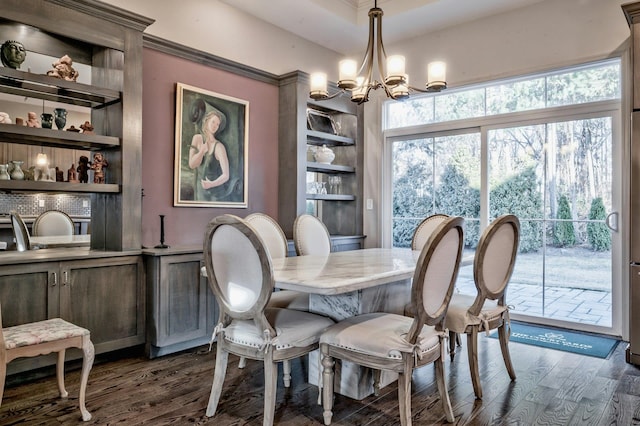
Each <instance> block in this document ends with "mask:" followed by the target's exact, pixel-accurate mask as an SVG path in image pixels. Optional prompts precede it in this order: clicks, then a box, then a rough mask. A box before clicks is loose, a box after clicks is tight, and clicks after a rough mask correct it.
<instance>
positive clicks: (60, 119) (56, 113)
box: [53, 108, 67, 130]
mask: <svg viewBox="0 0 640 426" xmlns="http://www.w3.org/2000/svg"><path fill="white" fill-rule="evenodd" d="M53 117H54V118H53V121H54V122H55V123H56V127H57V128H58V130H62V129H64V126H65V125H66V124H67V110H66V109H64V108H56V109H54V110H53Z"/></svg>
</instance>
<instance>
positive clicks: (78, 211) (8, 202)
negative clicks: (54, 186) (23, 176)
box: [0, 194, 91, 217]
mask: <svg viewBox="0 0 640 426" xmlns="http://www.w3.org/2000/svg"><path fill="white" fill-rule="evenodd" d="M12 210H15V211H17V212H18V213H19V214H20V215H21V216H38V215H39V214H40V213H42V212H44V211H47V210H61V211H63V212H65V213H67V214H68V215H69V216H85V217H91V195H88V194H87V195H82V194H0V215H3V214H9V212H10V211H12Z"/></svg>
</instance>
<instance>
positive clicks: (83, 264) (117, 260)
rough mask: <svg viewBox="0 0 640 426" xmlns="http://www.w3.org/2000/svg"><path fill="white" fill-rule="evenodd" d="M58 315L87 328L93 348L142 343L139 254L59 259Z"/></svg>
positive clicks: (142, 292) (140, 265)
mask: <svg viewBox="0 0 640 426" xmlns="http://www.w3.org/2000/svg"><path fill="white" fill-rule="evenodd" d="M60 270H61V273H62V287H61V288H60V291H61V293H60V315H61V317H62V318H64V319H66V320H68V321H71V322H73V323H74V324H77V325H79V326H81V327H85V328H87V329H89V330H90V331H91V340H92V341H93V343H94V345H95V346H96V352H98V353H100V352H106V351H111V350H115V349H120V348H124V347H128V346H133V345H136V344H141V343H144V325H145V305H144V287H143V284H144V275H143V274H144V272H143V269H142V258H141V257H140V256H126V257H112V258H105V259H92V260H87V261H71V262H61V263H60Z"/></svg>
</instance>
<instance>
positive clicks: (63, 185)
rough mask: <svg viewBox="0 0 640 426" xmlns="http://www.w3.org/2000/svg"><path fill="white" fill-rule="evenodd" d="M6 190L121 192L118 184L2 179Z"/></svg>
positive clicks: (3, 188) (1, 184)
mask: <svg viewBox="0 0 640 426" xmlns="http://www.w3.org/2000/svg"><path fill="white" fill-rule="evenodd" d="M0 191H4V192H12V191H16V192H101V193H119V192H120V185H118V184H96V183H69V182H46V181H33V180H0Z"/></svg>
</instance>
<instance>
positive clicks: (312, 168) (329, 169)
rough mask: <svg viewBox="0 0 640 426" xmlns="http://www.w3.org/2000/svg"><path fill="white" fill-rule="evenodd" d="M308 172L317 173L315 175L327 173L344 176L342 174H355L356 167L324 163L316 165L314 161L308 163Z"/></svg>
mask: <svg viewBox="0 0 640 426" xmlns="http://www.w3.org/2000/svg"><path fill="white" fill-rule="evenodd" d="M307 171H308V172H315V173H326V174H342V173H355V172H356V169H355V167H351V166H342V165H340V164H324V163H315V162H312V161H308V162H307Z"/></svg>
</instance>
